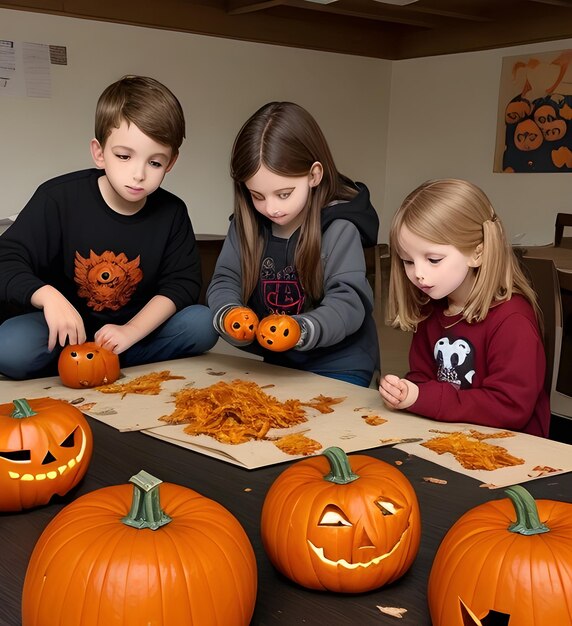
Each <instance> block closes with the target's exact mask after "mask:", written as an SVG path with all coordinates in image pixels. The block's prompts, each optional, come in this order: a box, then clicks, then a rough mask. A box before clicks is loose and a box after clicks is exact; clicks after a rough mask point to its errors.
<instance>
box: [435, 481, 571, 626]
mask: <svg viewBox="0 0 572 626" xmlns="http://www.w3.org/2000/svg"><path fill="white" fill-rule="evenodd" d="M505 491H506V493H507V495H508V496H509V498H505V499H502V500H495V501H492V502H486V503H485V504H480V505H479V506H476V507H474V508H473V509H471V510H470V511H467V512H466V513H465V514H464V515H463V516H461V517H460V518H459V519H458V520H457V521H456V522H455V524H453V526H452V527H451V528H450V529H449V531H448V532H447V534H446V535H445V538H444V539H443V541H442V542H441V545H440V546H439V549H438V550H437V553H436V555H435V559H434V561H433V565H432V567H431V573H430V575H429V585H428V589H427V600H428V604H429V610H430V613H431V622H432V624H433V626H466V625H467V624H471V623H475V624H483V626H484V625H486V626H493V625H494V626H497V625H500V624H503V625H504V624H508V625H509V626H556V625H558V626H572V613H571V612H570V600H571V598H572V504H570V503H567V502H558V501H555V500H538V501H535V500H534V499H533V498H532V496H531V495H530V494H529V493H528V491H527V490H526V489H524V487H522V486H520V485H515V486H514V487H509V488H507V489H506V490H505ZM515 518H516V521H515ZM463 605H464V606H463ZM469 617H471V618H472V619H473V622H471V621H470V619H469ZM507 617H508V621H507Z"/></svg>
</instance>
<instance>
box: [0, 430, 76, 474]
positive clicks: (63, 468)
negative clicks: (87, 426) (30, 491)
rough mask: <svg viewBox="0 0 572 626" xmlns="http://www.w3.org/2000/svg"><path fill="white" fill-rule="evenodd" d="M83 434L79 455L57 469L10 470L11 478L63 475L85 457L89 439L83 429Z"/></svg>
mask: <svg viewBox="0 0 572 626" xmlns="http://www.w3.org/2000/svg"><path fill="white" fill-rule="evenodd" d="M81 434H82V436H83V440H82V444H81V450H80V451H79V453H78V455H77V456H76V457H75V458H73V459H70V460H69V461H68V462H67V463H66V464H65V465H60V466H59V467H58V469H57V470H51V471H49V472H45V473H43V474H18V472H12V471H8V476H9V477H10V478H13V479H14V480H24V481H31V480H46V479H47V480H54V478H57V477H58V476H61V475H62V474H63V473H64V472H66V471H67V470H68V469H72V468H73V467H75V466H76V465H77V464H78V463H79V462H80V461H81V460H82V459H83V455H84V454H85V448H86V446H87V440H86V437H85V433H84V432H83V430H82V431H81Z"/></svg>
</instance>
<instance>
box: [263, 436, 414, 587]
mask: <svg viewBox="0 0 572 626" xmlns="http://www.w3.org/2000/svg"><path fill="white" fill-rule="evenodd" d="M260 530H261V535H262V543H263V545H264V549H265V550H266V553H267V554H268V557H269V558H270V560H271V561H272V563H273V564H274V566H275V567H276V568H277V569H278V570H280V571H281V572H282V573H283V574H284V575H285V576H287V577H288V578H290V579H291V580H293V581H295V582H297V583H298V584H300V585H302V586H303V587H307V588H309V589H319V590H329V591H336V592H342V593H361V592H363V591H370V590H372V589H377V588H378V587H381V586H383V585H385V584H387V583H390V582H392V581H394V580H396V579H398V578H399V577H400V576H402V575H403V574H404V573H405V572H406V571H407V570H408V569H409V567H410V566H411V564H412V563H413V561H414V559H415V557H416V555H417V551H418V549H419V541H420V536H421V522H420V515H419V505H418V502H417V497H416V495H415V491H414V490H413V487H412V486H411V483H410V482H409V480H408V479H407V478H406V477H405V476H404V475H403V474H402V473H401V472H400V471H399V470H398V469H397V468H395V467H393V466H392V465H390V464H389V463H385V462H384V461H379V460H377V459H375V458H373V457H370V456H365V455H352V456H351V457H347V456H346V454H345V452H344V451H343V450H342V449H341V448H337V447H333V448H327V449H326V450H325V451H324V453H323V454H322V455H318V456H315V457H312V458H308V459H304V460H303V461H298V462H297V463H295V464H294V465H291V466H290V467H289V468H288V469H287V470H285V471H284V472H282V474H280V476H279V477H278V478H277V479H276V480H275V481H274V483H273V484H272V486H271V487H270V489H269V491H268V493H267V495H266V497H265V500H264V504H263V507H262V518H261V527H260Z"/></svg>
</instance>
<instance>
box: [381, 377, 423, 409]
mask: <svg viewBox="0 0 572 626" xmlns="http://www.w3.org/2000/svg"><path fill="white" fill-rule="evenodd" d="M379 393H380V394H381V397H382V398H383V401H384V402H385V404H386V405H387V406H388V407H389V408H390V409H406V408H408V407H410V406H411V405H412V404H413V403H414V402H415V401H416V400H417V397H418V396H419V387H418V386H417V385H416V384H415V383H412V382H411V381H409V380H407V379H406V378H399V377H398V376H395V375H394V374H387V375H386V376H384V377H383V378H382V379H381V381H380V384H379Z"/></svg>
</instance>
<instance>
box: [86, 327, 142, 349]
mask: <svg viewBox="0 0 572 626" xmlns="http://www.w3.org/2000/svg"><path fill="white" fill-rule="evenodd" d="M139 339H140V333H139V332H138V331H137V330H136V329H135V328H132V327H131V326H130V325H129V324H124V325H123V326H118V325H117V324H106V325H105V326H102V327H101V328H100V329H99V330H98V331H97V332H96V333H95V336H94V340H95V343H96V344H97V345H98V346H101V347H102V348H105V349H106V350H109V351H110V352H113V353H115V354H121V353H122V352H125V350H127V349H128V348H130V347H131V346H132V345H133V344H135V343H137V342H138V341H139Z"/></svg>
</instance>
